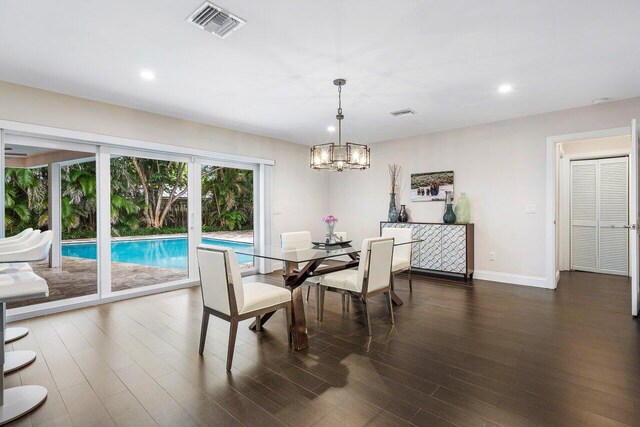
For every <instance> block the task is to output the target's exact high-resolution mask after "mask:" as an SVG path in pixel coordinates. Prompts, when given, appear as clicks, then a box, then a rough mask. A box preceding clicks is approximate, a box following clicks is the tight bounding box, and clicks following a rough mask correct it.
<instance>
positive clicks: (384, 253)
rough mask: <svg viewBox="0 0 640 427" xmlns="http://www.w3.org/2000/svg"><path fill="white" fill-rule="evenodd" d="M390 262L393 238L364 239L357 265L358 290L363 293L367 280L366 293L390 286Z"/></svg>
mask: <svg viewBox="0 0 640 427" xmlns="http://www.w3.org/2000/svg"><path fill="white" fill-rule="evenodd" d="M392 260H393V238H388V237H373V238H369V239H364V241H363V242H362V249H361V251H360V263H359V265H358V276H357V286H358V288H359V289H360V290H361V291H364V281H365V279H366V280H367V289H366V291H367V292H372V291H376V290H378V289H382V288H385V287H388V286H390V285H391V262H392Z"/></svg>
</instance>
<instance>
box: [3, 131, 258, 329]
mask: <svg viewBox="0 0 640 427" xmlns="http://www.w3.org/2000/svg"><path fill="white" fill-rule="evenodd" d="M0 147H1V148H0V152H1V151H2V150H4V156H3V157H2V158H1V160H2V163H3V164H2V165H0V170H3V171H4V174H5V180H4V183H3V184H4V212H2V211H3V210H2V209H1V208H0V212H1V213H3V214H4V215H3V217H4V229H0V230H2V231H3V232H4V235H5V236H6V237H9V236H12V235H15V234H17V233H19V232H21V231H22V230H24V229H26V228H33V229H35V230H36V231H40V232H44V231H47V230H51V231H53V235H54V238H53V244H52V250H51V253H50V255H49V256H48V257H47V259H44V260H41V261H37V262H32V263H30V267H31V268H32V270H33V272H34V273H35V274H37V275H38V276H40V277H43V278H44V279H45V280H46V281H47V283H48V285H49V296H48V297H47V298H41V299H37V300H32V301H24V302H20V303H15V304H10V306H9V308H10V309H11V310H10V312H9V316H10V317H12V316H14V315H15V316H30V315H32V314H36V313H38V314H41V313H47V312H52V311H58V310H61V309H63V308H64V307H68V306H71V305H74V306H81V305H87V304H94V303H95V302H97V301H101V300H103V301H104V300H112V299H116V298H124V297H127V296H129V295H139V294H140V293H142V292H144V293H147V292H155V291H156V290H166V289H173V288H179V287H185V286H190V285H194V284H197V283H198V265H197V257H196V247H197V245H198V244H200V243H205V244H213V245H220V246H227V247H234V248H241V247H242V248H246V247H247V246H252V245H254V243H255V244H264V242H268V241H269V237H268V233H267V232H268V230H269V227H264V228H263V227H262V223H263V222H264V221H267V220H268V218H269V216H268V215H267V214H266V211H267V210H268V209H269V207H268V206H269V205H268V200H269V198H268V197H266V196H264V195H262V192H263V191H264V188H266V187H268V186H266V185H265V184H264V182H265V179H264V176H270V175H268V174H266V172H265V169H262V166H260V165H258V164H251V163H239V162H235V160H234V161H233V162H231V161H229V162H227V161H224V162H223V161H218V160H216V159H214V158H211V157H206V152H204V151H199V154H194V155H193V156H188V155H184V154H174V153H167V152H162V151H152V150H148V149H147V150H142V149H132V148H125V147H124V146H115V145H100V144H99V143H97V142H96V143H95V144H94V143H91V142H87V140H75V139H64V138H62V137H60V136H57V137H48V136H44V135H41V134H30V133H26V132H15V133H12V132H7V131H3V130H1V129H0ZM175 151H179V150H178V149H175ZM266 170H267V172H268V170H270V169H269V168H267V169H266ZM265 174H266V175H265ZM0 188H1V186H0ZM0 192H2V190H0ZM0 201H1V199H0ZM269 224H270V223H269ZM0 243H1V242H0ZM0 246H2V245H1V244H0ZM0 250H2V248H1V247H0ZM238 261H239V262H240V264H241V269H242V271H243V274H245V275H246V274H251V273H253V272H255V271H256V267H257V266H256V265H255V264H254V262H253V259H252V258H251V257H246V256H239V257H238ZM0 274H2V272H1V271H0Z"/></svg>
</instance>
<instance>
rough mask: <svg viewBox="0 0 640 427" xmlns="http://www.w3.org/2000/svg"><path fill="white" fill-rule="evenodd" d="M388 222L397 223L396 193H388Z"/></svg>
mask: <svg viewBox="0 0 640 427" xmlns="http://www.w3.org/2000/svg"><path fill="white" fill-rule="evenodd" d="M389 196H390V197H391V198H390V199H389V222H398V210H397V209H396V193H389Z"/></svg>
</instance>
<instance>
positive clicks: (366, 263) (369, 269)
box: [319, 237, 394, 335]
mask: <svg viewBox="0 0 640 427" xmlns="http://www.w3.org/2000/svg"><path fill="white" fill-rule="evenodd" d="M393 244H394V240H393V238H387V237H375V238H370V239H365V240H364V241H363V242H362V250H361V252H360V263H359V264H358V269H357V270H355V269H350V270H342V271H336V272H335V273H329V274H325V275H324V276H320V283H319V286H320V302H319V304H320V315H319V320H320V321H322V318H323V315H324V295H325V291H326V290H327V289H335V290H341V291H344V292H346V293H348V294H350V295H355V296H358V297H359V298H360V300H361V301H362V304H363V306H364V315H365V322H366V324H367V332H368V334H369V335H371V318H370V316H369V308H368V300H369V298H370V297H372V296H375V295H379V294H385V296H386V297H387V302H388V304H389V315H390V316H391V323H392V324H393V323H394V319H393V303H392V301H391V263H392V260H393V250H394V247H393Z"/></svg>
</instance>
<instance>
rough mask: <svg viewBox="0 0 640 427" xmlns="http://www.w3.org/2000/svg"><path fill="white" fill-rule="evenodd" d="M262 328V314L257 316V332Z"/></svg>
mask: <svg viewBox="0 0 640 427" xmlns="http://www.w3.org/2000/svg"><path fill="white" fill-rule="evenodd" d="M261 330H262V324H261V323H260V316H256V332H260V331H261Z"/></svg>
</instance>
